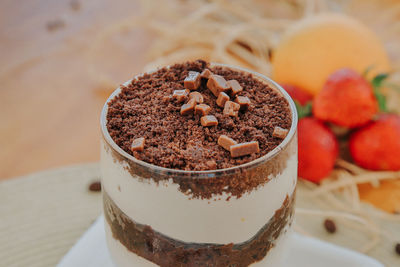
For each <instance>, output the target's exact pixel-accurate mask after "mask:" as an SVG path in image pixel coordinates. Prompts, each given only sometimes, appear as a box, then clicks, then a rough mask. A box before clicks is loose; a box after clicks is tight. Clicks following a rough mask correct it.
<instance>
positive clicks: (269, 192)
mask: <svg viewBox="0 0 400 267" xmlns="http://www.w3.org/2000/svg"><path fill="white" fill-rule="evenodd" d="M211 66H224V67H228V68H230V69H233V70H238V71H243V72H248V73H251V74H253V77H255V78H257V79H259V80H261V81H262V82H264V83H266V84H268V85H269V86H270V87H271V88H273V89H275V90H277V91H278V92H280V94H281V95H282V96H283V97H284V98H285V99H286V100H287V101H288V103H289V106H290V110H291V116H292V118H291V119H292V125H291V128H290V130H289V133H288V135H287V136H286V138H285V139H284V140H283V141H282V142H281V144H280V145H279V146H277V147H276V148H275V149H274V150H272V151H270V152H269V153H268V154H266V155H264V156H263V157H260V158H258V159H256V160H254V161H251V162H248V163H246V164H242V165H239V166H235V167H231V168H227V169H218V170H210V171H183V170H175V169H167V168H163V167H159V166H156V165H152V164H149V163H146V162H143V161H140V160H137V159H136V158H134V157H133V156H131V155H130V154H128V153H126V152H125V151H124V150H122V149H121V148H120V147H119V146H117V144H116V143H115V142H114V141H113V140H112V138H111V137H110V135H109V133H108V131H107V127H106V122H107V121H106V116H107V109H108V102H109V101H110V100H111V99H113V98H114V97H115V96H116V95H118V93H119V92H120V89H119V88H118V89H116V90H115V91H114V92H113V93H112V94H111V96H110V97H109V99H108V100H107V102H106V104H105V105H104V108H103V111H102V114H101V130H102V135H103V139H102V145H101V173H102V187H103V200H104V214H105V231H106V237H107V245H108V248H109V251H110V253H111V256H112V258H113V260H114V262H115V263H116V265H117V266H119V267H125V266H138V267H139V266H140V267H145V266H157V265H159V266H248V265H251V266H262V267H269V266H280V264H281V262H282V260H283V259H284V257H285V253H286V247H287V245H286V243H287V236H288V234H289V233H290V228H291V224H292V220H293V212H294V198H295V187H296V182H297V113H296V108H295V105H294V103H293V101H292V100H291V98H290V97H289V95H288V94H287V93H286V92H285V91H284V90H283V89H282V88H281V87H280V86H279V85H278V84H277V83H275V82H274V81H272V80H271V79H269V78H267V77H266V76H264V75H262V74H259V73H256V72H253V71H250V70H247V69H243V68H239V67H235V66H229V65H223V64H216V63H212V64H211ZM134 79H135V78H134ZM238 178H240V181H241V182H240V183H237V181H238ZM238 190H239V191H240V190H242V191H243V190H245V193H244V194H243V195H241V196H240V197H237V195H236V196H235V195H234V196H231V194H232V192H236V191H238ZM199 196H202V197H199Z"/></svg>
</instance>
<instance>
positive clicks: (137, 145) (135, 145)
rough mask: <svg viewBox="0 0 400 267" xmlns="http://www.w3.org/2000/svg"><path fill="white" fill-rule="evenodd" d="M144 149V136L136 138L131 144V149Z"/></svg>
mask: <svg viewBox="0 0 400 267" xmlns="http://www.w3.org/2000/svg"><path fill="white" fill-rule="evenodd" d="M143 149H144V137H140V138H136V139H135V140H133V142H132V144H131V151H132V152H133V151H143Z"/></svg>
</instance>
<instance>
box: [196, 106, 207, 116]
mask: <svg viewBox="0 0 400 267" xmlns="http://www.w3.org/2000/svg"><path fill="white" fill-rule="evenodd" d="M210 111H211V107H210V106H209V105H206V104H199V105H196V106H195V107H194V114H198V115H201V116H205V115H208V113H210Z"/></svg>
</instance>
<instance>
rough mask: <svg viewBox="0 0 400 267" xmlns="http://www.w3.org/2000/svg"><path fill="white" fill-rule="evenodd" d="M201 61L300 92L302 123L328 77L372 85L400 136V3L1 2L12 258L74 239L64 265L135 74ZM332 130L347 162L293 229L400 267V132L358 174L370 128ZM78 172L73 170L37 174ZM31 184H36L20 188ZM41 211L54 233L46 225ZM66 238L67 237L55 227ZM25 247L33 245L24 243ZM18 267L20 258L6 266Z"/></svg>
mask: <svg viewBox="0 0 400 267" xmlns="http://www.w3.org/2000/svg"><path fill="white" fill-rule="evenodd" d="M198 58H202V59H205V60H209V61H214V62H222V63H228V64H233V65H240V66H243V67H247V68H250V69H253V70H255V71H258V72H261V73H263V74H265V75H267V76H270V77H272V78H273V79H274V80H276V81H278V82H279V83H281V84H283V85H285V86H286V87H285V89H288V90H289V89H290V88H292V89H291V90H292V91H291V95H292V97H294V98H295V100H296V101H298V104H301V105H300V106H301V107H300V106H299V107H300V108H301V111H302V112H304V114H307V113H310V105H311V104H310V105H309V103H311V102H312V101H314V104H315V99H316V98H318V96H319V95H320V92H321V90H322V88H323V87H324V84H325V82H326V81H327V79H328V78H329V77H330V75H332V73H334V72H335V71H336V70H338V69H340V68H350V69H353V70H355V71H356V72H357V73H358V74H357V75H359V76H360V77H361V79H364V80H365V81H367V82H368V83H371V84H372V85H374V87H373V90H374V94H375V97H376V98H377V99H378V101H379V104H380V108H381V109H380V112H382V111H383V109H382V107H381V104H382V103H381V102H382V101H383V100H384V102H385V103H386V105H385V107H384V110H385V112H389V113H392V114H397V115H394V116H396V119H395V120H397V123H400V122H399V121H400V119H399V117H398V114H400V2H399V1H398V0H251V1H240V0H149V1H146V0H118V1H107V0H29V1H28V0H20V1H13V0H1V1H0V122H1V123H0V135H1V136H0V137H1V138H0V162H1V164H0V180H2V181H3V182H2V183H0V203H3V205H2V206H0V214H2V215H4V214H5V215H4V217H3V218H2V220H0V231H3V233H10V235H11V234H13V233H14V232H15V233H20V236H21V238H20V239H18V238H17V239H14V241H13V242H14V243H12V244H11V243H8V245H9V247H10V248H11V249H12V248H13V246H14V247H18V248H21V250H22V251H26V253H28V254H29V251H31V249H32V247H33V248H34V247H35V246H36V242H37V240H38V238H41V240H43V242H42V243H43V244H45V245H46V246H47V244H50V245H52V244H55V243H56V241H57V240H58V241H60V240H63V242H64V241H65V242H64V243H63V245H61V243H60V242H61V241H60V242H59V248H60V249H59V250H58V251H57V252H54V257H53V258H52V259H51V261H50V258H48V259H49V260H48V262H49V265H48V266H54V263H55V262H57V261H58V260H59V259H60V257H61V256H62V255H64V254H65V252H66V251H67V250H68V249H69V248H70V247H71V245H72V244H73V243H74V242H75V241H76V239H77V238H78V237H79V236H80V235H81V234H82V232H83V231H84V230H86V229H87V227H88V226H89V225H90V224H91V223H92V221H93V219H94V218H96V217H97V216H98V215H99V214H100V204H99V203H100V196H99V195H97V196H94V195H93V194H92V193H88V189H87V185H88V183H89V182H91V181H93V180H99V174H98V172H99V171H98V165H97V164H96V163H95V164H86V165H76V164H82V163H90V162H97V161H98V160H99V145H100V144H99V140H100V129H99V117H100V112H101V108H102V106H103V104H104V102H105V100H106V99H107V98H108V96H109V95H110V93H111V92H112V91H113V90H114V89H115V88H116V87H118V85H119V84H120V83H123V82H125V81H127V80H129V79H131V78H132V77H133V76H134V75H135V74H138V73H140V72H143V71H146V70H150V69H153V68H155V67H158V66H161V65H166V64H171V63H174V62H182V61H184V60H193V59H198ZM382 74H383V76H382ZM377 75H378V77H380V78H379V79H378V80H374V78H376V77H377ZM379 75H381V76H379ZM293 88H295V89H293ZM371 88H372V87H371ZM300 89H301V90H300ZM293 90H294V91H293ZM299 91H302V92H303V93H298V92H299ZM350 91H351V90H350ZM333 98H334V94H333V95H332V99H333ZM313 99H314V100H313ZM325 100H326V99H325ZM310 101H311V102H310ZM328 102H329V101H328ZM303 104H304V105H303ZM331 104H332V103H331ZM351 104H352V103H350V106H351ZM337 107H341V103H339V104H338V105H337ZM338 109H340V108H338ZM355 113H357V112H355ZM372 115H373V117H371V116H370V117H369V118H368V120H371V119H377V117H378V115H377V113H376V111H375V113H374V114H372ZM369 122H370V123H372V122H371V121H369ZM327 125H328V126H329V131H332V132H333V133H334V134H332V136H334V137H333V138H334V139H335V140H336V139H337V140H338V141H339V143H340V153H339V154H340V155H339V157H333V158H332V160H331V166H330V167H329V168H328V169H327V172H326V173H324V174H323V175H320V174H319V176H318V177H314V178H312V179H311V178H310V177H311V176H312V175H313V174H315V173H311V174H310V177H308V179H305V180H300V183H299V186H298V191H297V192H298V195H297V206H298V208H297V211H296V213H297V215H296V216H297V225H296V226H295V229H296V231H298V232H300V233H303V234H309V235H313V236H318V237H319V238H323V239H325V240H328V241H330V242H334V243H337V244H340V245H343V246H346V247H350V248H352V249H356V250H359V251H361V252H363V253H369V254H370V255H372V256H374V257H376V258H378V259H380V260H381V261H382V262H385V263H387V266H397V265H396V264H397V262H398V261H396V260H398V258H395V257H396V256H395V255H394V253H393V247H394V245H396V244H397V243H399V242H400V228H399V223H400V217H399V216H400V215H399V214H400V170H399V169H400V167H399V166H400V165H398V164H399V158H400V156H399V151H400V148H398V146H400V142H398V140H400V137H399V136H400V126H399V127H397V128H395V127H392V128H390V129H391V130H390V131H391V132H392V133H393V135H392V136H394V138H393V139H391V142H392V143H390V142H386V143H385V142H384V143H383V144H378V142H373V143H369V141H371V140H372V141H374V140H375V141H376V140H378V139H379V138H376V136H374V135H373V134H377V132H375V133H373V134H371V135H367V138H366V140H367V141H368V143H364V144H366V145H365V146H363V147H366V148H371V147H373V145H377V146H378V147H379V146H381V147H383V146H386V147H389V148H391V149H386V150H385V149H384V151H389V150H390V153H392V154H390V153H389V152H388V153H386V155H384V156H382V155H381V156H376V155H377V154H374V153H373V152H372V151H366V152H365V151H364V152H363V151H361V150H360V151H356V152H357V153H355V154H356V155H357V154H358V155H361V158H359V159H358V160H356V162H355V161H354V160H353V159H354V154H353V155H351V156H350V155H349V149H348V140H349V139H348V138H349V135H350V134H351V133H352V132H355V131H359V130H360V131H363V130H365V129H364V128H362V129H358V128H357V127H355V128H353V129H350V130H349V128H352V127H343V125H342V126H339V127H337V125H333V124H331V123H327ZM397 125H400V124H397ZM308 131H309V130H308ZM306 132H307V129H306ZM309 132H310V131H309ZM386 132H387V131H386ZM381 133H382V131H381V132H379V133H378V135H379V134H381ZM369 134H370V133H369ZM307 136H311V137H312V139H315V140H317V139H318V138H313V136H312V135H307V134H302V133H301V132H300V129H299V138H302V137H304V138H307ZM397 137H399V138H397ZM322 139H323V138H322V137H321V140H322ZM383 139H385V138H383ZM386 140H388V138H386ZM396 140H397V141H396ZM363 142H365V140H362V142H361V143H363ZM397 148H398V149H397ZM324 152H326V151H324ZM358 152H359V153H358ZM329 153H330V152H329V151H328V152H326V155H329ZM311 154H312V155H314V154H313V153H309V155H311ZM365 155H367V156H368V155H371V156H370V157H373V158H385V159H386V160H388V162H386V163H387V164H383V165H382V164H381V165H380V167H379V168H375V167H374V160H372V164H371V163H370V165H368V164H363V162H365V161H368V160H369V158H365V157H364V158H363V156H365ZM306 156H307V155H306ZM315 158H316V159H317V160H315V161H314V164H316V165H313V166H312V167H311V168H310V170H311V172H313V171H315V170H319V169H320V168H321V165H319V164H320V162H321V160H320V159H321V158H324V157H323V156H321V157H320V155H319V156H318V157H315ZM391 159H394V160H391ZM300 160H301V158H300ZM363 160H364V161H363ZM396 164H397V165H396ZM69 165H74V166H72V167H66V168H63V169H62V171H57V170H54V171H53V172H43V173H37V172H38V171H43V170H47V169H54V168H57V167H63V166H69ZM314 166H316V167H314ZM28 174H31V175H29V177H26V175H28ZM21 176H24V177H25V178H29V179H25V180H24V179H11V178H14V177H21ZM305 176H307V175H305ZM303 178H307V177H303ZM12 181H15V183H14V182H12ZM35 190H36V191H35ZM47 194H49V195H47ZM39 196H42V197H39ZM21 199H28V200H29V202H28V203H30V204H31V206H26V205H24V203H23V201H22V200H21ZM52 199H57V201H49V200H52ZM9 203H13V205H10V206H9ZM366 203H369V204H366ZM370 204H372V205H370ZM47 205H52V206H51V207H49V206H47ZM31 207H32V208H31ZM376 207H377V208H379V209H376ZM39 208H40V209H41V211H42V212H43V214H45V215H43V218H48V219H49V220H48V224H47V225H45V224H43V223H42V222H41V221H40V220H38V219H37V217H35V214H36V213H37V214H41V213H40V212H39ZM78 209H79V210H78ZM48 210H50V211H51V212H50V213H49V211H48ZM17 211H20V212H17ZM56 211H57V212H56ZM58 211H60V212H58ZM61 211H62V212H61ZM7 214H9V216H7ZM76 214H81V215H80V216H76ZM349 214H350V215H349ZM12 216H15V219H13V218H11V217H12ZM326 217H331V218H334V219H335V220H337V221H338V222H339V223H341V226H342V227H343V228H346V230H344V229H343V228H342V230H341V231H342V232H341V235H336V236H332V235H329V233H326V232H324V231H321V229H322V228H321V225H322V224H321V221H322V219H324V218H326ZM28 218H31V219H28ZM50 218H51V219H50ZM69 218H77V220H76V221H74V223H69V224H68V225H66V224H65V229H64V230H65V232H68V233H71V235H70V236H69V237H68V238H66V237H65V236H64V237H59V236H56V235H55V234H54V235H53V236H52V235H49V234H48V229H49V227H51V226H56V225H58V224H59V223H60V222H64V221H65V220H69ZM79 220H81V221H79ZM16 222H30V224H29V227H28V226H27V225H25V226H23V225H20V224H19V223H16ZM32 222H35V225H33V224H32ZM13 226H15V229H14V230H13V231H14V232H10V231H9V229H10V227H13ZM33 226H35V227H37V229H39V228H40V229H42V230H41V231H42V232H39V231H37V235H38V236H33V235H30V233H28V234H27V232H24V231H22V230H21V229H22V228H23V229H25V230H26V229H30V228H31V227H32V229H33ZM341 226H339V227H341ZM18 227H19V228H18ZM68 227H69V228H68ZM35 229H36V228H35ZM61 230H62V229H61ZM56 232H60V229H59V228H56V227H54V233H56ZM61 232H62V231H61ZM15 233H14V234H15ZM39 233H41V235H40V236H39ZM0 236H1V235H0ZM4 236H5V235H4ZM4 238H6V237H4ZM24 238H25V239H27V238H28V239H29V242H31V243H29V242H28V241H26V242H25V243H24V242H22V241H23V240H25V239H24ZM46 238H48V239H46ZM51 238H53V239H51ZM67 239H68V240H67ZM18 240H19V241H18ZM46 240H47V241H46ZM54 240H56V241H54ZM45 241H46V242H45ZM22 244H25V245H26V246H27V247H26V249H23V248H24V247H22ZM50 245H49V246H50ZM55 248H57V246H55ZM399 249H400V245H399ZM15 251H16V250H15ZM44 251H47V252H48V253H50V252H51V249H50V248H46V249H42V250H41V252H43V253H44ZM0 252H1V251H0ZM3 252H4V253H3V254H4V255H9V252H7V251H6V250H4V251H3ZM43 253H42V254H43ZM399 253H400V252H399ZM28 254H27V255H28ZM31 254H32V255H33V254H34V253H31ZM31 254H29V255H31ZM39 254H40V253H39ZM39 254H38V255H39ZM10 255H11V254H10ZM19 255H20V252H19V253H18V255H17V253H15V255H14V256H13V255H11V256H10V257H9V262H10V263H11V262H15V259H17V258H21V257H20V256H19ZM43 255H44V254H43ZM36 256H37V255H36V254H35V257H36ZM37 257H39V256H37ZM43 257H49V256H48V255H44V256H43ZM21 259H22V258H21ZM38 262H39V263H43V261H41V260H38ZM394 262H396V263H394ZM393 264H394V265H393ZM0 265H1V264H0ZM7 266H11V265H7ZM15 266H17V265H15ZM18 266H20V265H18ZM31 266H33V265H31ZM37 266H44V265H42V264H39V265H37Z"/></svg>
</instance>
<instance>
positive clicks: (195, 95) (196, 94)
mask: <svg viewBox="0 0 400 267" xmlns="http://www.w3.org/2000/svg"><path fill="white" fill-rule="evenodd" d="M192 98H193V99H194V100H195V101H196V103H197V104H201V103H203V102H204V97H203V95H202V94H200V93H199V92H191V93H190V94H189V99H192Z"/></svg>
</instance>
